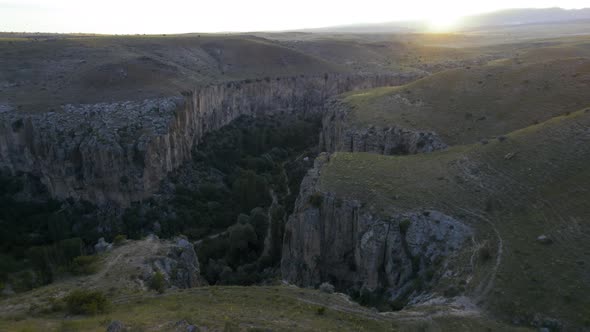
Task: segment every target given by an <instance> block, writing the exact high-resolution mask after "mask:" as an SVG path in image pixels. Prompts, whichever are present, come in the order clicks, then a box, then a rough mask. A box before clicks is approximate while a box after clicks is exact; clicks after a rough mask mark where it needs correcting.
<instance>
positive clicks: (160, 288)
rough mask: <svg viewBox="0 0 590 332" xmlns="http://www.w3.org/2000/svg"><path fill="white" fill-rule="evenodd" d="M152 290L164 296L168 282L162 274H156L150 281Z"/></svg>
mask: <svg viewBox="0 0 590 332" xmlns="http://www.w3.org/2000/svg"><path fill="white" fill-rule="evenodd" d="M150 288H151V289H153V290H155V291H156V292H158V293H160V294H162V293H164V290H165V289H166V280H165V279H164V275H163V274H162V272H156V273H155V274H154V275H153V276H152V279H151V280H150Z"/></svg>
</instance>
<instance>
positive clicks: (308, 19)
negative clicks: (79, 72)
mask: <svg viewBox="0 0 590 332" xmlns="http://www.w3.org/2000/svg"><path fill="white" fill-rule="evenodd" d="M589 6H590V0H491V1H490V0H486V1H483V0H482V1H479V0H446V1H442V0H430V1H426V0H402V1H398V0H355V1H348V0H296V1H288V0H206V1H205V0H192V1H191V0H156V1H154V0H141V1H139V0H0V31H18V32H60V33H77V32H83V33H105V34H160V33H188V32H230V31H231V32H239V31H280V30H293V29H304V28H318V27H326V26H335V25H345V24H353V23H378V22H390V21H406V20H426V21H428V22H431V23H432V24H433V26H441V27H442V26H446V25H451V24H452V23H453V22H454V21H455V20H456V19H457V18H458V17H461V16H465V15H471V14H477V13H483V12H490V11H495V10H500V9H507V8H547V7H562V8H566V9H572V8H583V7H589Z"/></svg>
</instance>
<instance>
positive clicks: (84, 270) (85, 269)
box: [70, 256, 98, 275]
mask: <svg viewBox="0 0 590 332" xmlns="http://www.w3.org/2000/svg"><path fill="white" fill-rule="evenodd" d="M97 262H98V257H97V256H78V257H76V258H74V260H73V261H72V266H71V268H70V270H71V271H72V273H74V274H79V275H85V274H93V273H96V271H97V270H98V264H97Z"/></svg>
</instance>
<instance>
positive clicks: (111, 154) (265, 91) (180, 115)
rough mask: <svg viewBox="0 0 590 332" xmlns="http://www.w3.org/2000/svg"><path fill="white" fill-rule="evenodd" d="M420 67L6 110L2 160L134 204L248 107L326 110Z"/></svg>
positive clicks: (85, 193) (55, 182) (64, 187)
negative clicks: (342, 97)
mask: <svg viewBox="0 0 590 332" xmlns="http://www.w3.org/2000/svg"><path fill="white" fill-rule="evenodd" d="M414 78H415V77H414V76H412V75H405V74H401V75H383V76H381V75H359V76H347V75H328V74H326V75H322V76H320V77H284V78H273V79H270V78H266V79H258V80H254V81H252V80H247V81H239V82H228V83H224V84H220V85H213V86H209V87H203V88H199V89H196V90H193V91H187V92H185V93H184V94H185V97H184V98H180V97H178V98H177V97H174V98H161V99H153V100H144V101H141V102H121V103H113V104H106V103H102V104H92V105H76V106H74V105H66V106H64V108H63V110H61V111H55V112H43V113H30V114H26V113H22V112H18V111H16V110H11V109H4V110H3V112H2V113H0V118H1V120H2V121H1V124H0V126H1V127H0V137H1V138H0V168H1V169H5V170H9V171H10V172H11V173H12V174H16V173H20V172H24V173H28V174H31V175H33V176H35V177H37V178H39V179H40V180H41V182H42V183H43V184H45V185H46V186H47V188H48V190H49V192H50V193H51V194H52V195H53V196H54V197H56V198H59V199H65V198H70V197H71V198H74V199H77V200H79V199H82V200H86V201H89V202H92V203H95V204H104V203H106V202H115V203H117V204H120V205H123V206H127V205H129V203H131V202H133V201H139V200H142V199H145V198H148V197H149V196H150V195H151V194H153V193H154V192H155V191H156V190H157V189H158V187H159V184H160V181H161V180H162V179H164V178H165V177H166V176H167V174H168V173H169V172H171V171H173V170H175V169H176V168H178V167H179V166H180V165H181V164H182V163H184V162H185V161H187V160H188V159H189V158H190V156H191V151H192V149H193V147H194V146H196V145H197V144H198V143H199V142H200V139H201V138H202V137H203V136H204V135H205V134H207V133H208V132H211V131H213V130H216V129H219V128H220V127H222V126H224V125H226V124H228V123H229V122H230V121H232V120H234V119H236V118H237V117H238V116H240V115H251V116H256V115H263V114H274V113H281V112H299V113H305V112H310V113H313V112H319V111H321V110H322V108H323V105H324V102H325V101H326V100H327V99H328V98H329V97H331V96H335V95H337V94H339V93H342V92H346V91H352V90H359V89H366V88H371V87H377V86H384V85H392V84H400V83H405V82H408V81H410V80H412V79H414Z"/></svg>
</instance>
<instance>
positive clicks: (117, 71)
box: [0, 34, 346, 111]
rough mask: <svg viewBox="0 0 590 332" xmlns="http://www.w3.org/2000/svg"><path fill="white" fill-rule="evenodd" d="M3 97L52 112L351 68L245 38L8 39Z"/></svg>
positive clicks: (2, 49)
mask: <svg viewBox="0 0 590 332" xmlns="http://www.w3.org/2000/svg"><path fill="white" fill-rule="evenodd" d="M0 55H1V56H0V59H1V60H0V66H2V68H6V70H3V71H2V72H1V73H0V101H1V102H2V103H9V104H13V105H16V106H18V107H20V108H22V109H34V110H42V111H47V110H49V108H52V107H54V108H56V109H57V108H58V107H59V105H60V104H64V103H72V104H78V103H98V102H111V101H119V100H136V99H141V98H157V97H162V96H171V95H172V96H174V95H178V94H179V92H181V91H185V90H188V89H191V88H194V87H196V86H199V85H205V84H209V83H219V82H223V81H229V80H240V79H246V78H259V77H262V78H263V77H265V76H271V77H277V76H299V75H306V74H308V75H309V74H315V75H318V74H323V73H325V72H342V71H346V69H345V68H342V67H338V66H337V65H334V64H330V63H327V62H325V61H322V60H320V59H318V58H315V57H312V56H309V55H305V54H302V53H300V52H297V51H294V50H292V49H288V48H285V47H282V46H280V45H277V44H276V43H273V42H271V41H268V40H265V39H262V38H257V37H252V36H247V35H244V36H239V35H207V34H203V35H177V36H165V35H164V36H91V35H88V36H87V35H35V34H29V35H16V34H3V35H2V36H1V37H0Z"/></svg>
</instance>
